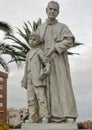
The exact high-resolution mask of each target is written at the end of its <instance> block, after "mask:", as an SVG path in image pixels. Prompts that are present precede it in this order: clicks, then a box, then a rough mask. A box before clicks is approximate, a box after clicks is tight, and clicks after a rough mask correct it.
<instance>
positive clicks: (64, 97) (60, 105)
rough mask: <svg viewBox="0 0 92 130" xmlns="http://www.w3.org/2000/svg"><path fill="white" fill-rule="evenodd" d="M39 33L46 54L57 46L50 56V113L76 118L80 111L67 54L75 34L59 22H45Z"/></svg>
mask: <svg viewBox="0 0 92 130" xmlns="http://www.w3.org/2000/svg"><path fill="white" fill-rule="evenodd" d="M37 33H38V34H39V35H40V36H41V37H42V38H43V39H44V45H43V49H44V52H45V54H48V52H49V50H50V49H51V48H53V47H54V48H55V52H54V53H53V55H52V56H51V58H50V63H51V72H50V76H49V78H48V83H47V86H48V87H47V100H48V109H49V114H50V116H52V117H56V118H68V117H70V118H75V119H76V118H77V116H78V113H77V108H76V102H75V97H74V93H73V88H72V83H71V76H70V68H69V62H68V56H67V49H69V48H70V47H72V46H73V44H74V36H73V34H72V33H71V31H70V30H69V28H68V27H67V26H66V25H65V24H63V23H59V22H56V23H54V24H47V23H46V22H45V23H43V24H42V25H40V26H39V27H38V29H37ZM70 39H72V41H73V42H71V40H70Z"/></svg>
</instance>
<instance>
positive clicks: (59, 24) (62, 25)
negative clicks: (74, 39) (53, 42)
mask: <svg viewBox="0 0 92 130" xmlns="http://www.w3.org/2000/svg"><path fill="white" fill-rule="evenodd" d="M58 26H60V27H67V25H66V24H65V23H61V22H58Z"/></svg>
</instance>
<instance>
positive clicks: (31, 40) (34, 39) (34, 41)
mask: <svg viewBox="0 0 92 130" xmlns="http://www.w3.org/2000/svg"><path fill="white" fill-rule="evenodd" d="M39 41H40V38H39V37H37V36H35V35H34V36H31V37H30V38H29V46H30V47H32V48H34V47H38V44H39Z"/></svg>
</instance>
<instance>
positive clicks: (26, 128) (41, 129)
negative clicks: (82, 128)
mask: <svg viewBox="0 0 92 130" xmlns="http://www.w3.org/2000/svg"><path fill="white" fill-rule="evenodd" d="M21 129H22V130H76V129H77V123H47V124H42V123H31V124H30V123H24V124H22V128H21Z"/></svg>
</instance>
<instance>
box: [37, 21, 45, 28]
mask: <svg viewBox="0 0 92 130" xmlns="http://www.w3.org/2000/svg"><path fill="white" fill-rule="evenodd" d="M46 25H47V24H46V22H44V23H42V24H41V25H39V27H38V28H43V27H45V26H46Z"/></svg>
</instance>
